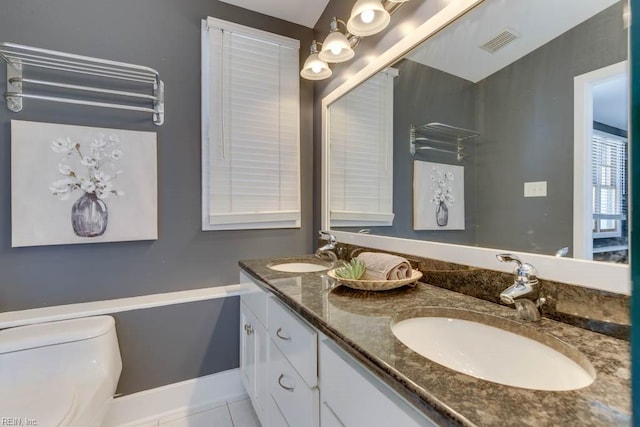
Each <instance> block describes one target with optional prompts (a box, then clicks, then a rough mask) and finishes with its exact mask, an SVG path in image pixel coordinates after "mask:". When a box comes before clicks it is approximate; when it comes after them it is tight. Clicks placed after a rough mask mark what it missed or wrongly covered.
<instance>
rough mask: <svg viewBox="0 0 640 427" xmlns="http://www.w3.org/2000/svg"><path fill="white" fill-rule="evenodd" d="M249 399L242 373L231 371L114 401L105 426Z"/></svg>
mask: <svg viewBox="0 0 640 427" xmlns="http://www.w3.org/2000/svg"><path fill="white" fill-rule="evenodd" d="M246 395H247V393H246V391H245V389H244V387H243V386H242V381H241V380H240V370H239V369H230V370H228V371H224V372H218V373H216V374H212V375H207V376H204V377H199V378H194V379H191V380H187V381H182V382H179V383H175V384H169V385H166V386H163V387H158V388H154V389H151V390H145V391H141V392H139V393H135V394H130V395H127V396H122V397H117V398H115V399H114V400H113V405H112V407H111V410H110V411H109V413H108V414H107V417H106V420H105V422H104V426H105V427H116V426H117V427H123V426H131V425H139V424H142V423H145V422H150V421H153V420H158V419H160V418H168V417H174V416H176V415H180V414H187V413H189V412H193V411H194V410H196V409H199V408H205V407H213V406H215V405H216V404H218V403H220V404H224V402H226V401H232V400H236V399H238V398H241V397H244V396H246Z"/></svg>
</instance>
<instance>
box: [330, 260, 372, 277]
mask: <svg viewBox="0 0 640 427" xmlns="http://www.w3.org/2000/svg"><path fill="white" fill-rule="evenodd" d="M366 269H367V266H366V264H365V263H364V262H362V261H360V260H359V259H357V258H353V259H352V260H351V262H343V263H342V267H338V268H336V270H335V274H336V276H338V277H340V278H341V279H351V280H357V279H359V278H361V277H362V275H363V274H364V271H365V270H366Z"/></svg>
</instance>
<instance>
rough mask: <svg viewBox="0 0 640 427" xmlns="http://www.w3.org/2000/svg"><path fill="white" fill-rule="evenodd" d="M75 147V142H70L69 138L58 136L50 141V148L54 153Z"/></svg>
mask: <svg viewBox="0 0 640 427" xmlns="http://www.w3.org/2000/svg"><path fill="white" fill-rule="evenodd" d="M74 148H75V144H74V143H73V142H71V139H70V138H58V139H56V140H55V141H51V149H52V150H53V151H54V152H56V153H66V152H68V151H71V150H73V149H74Z"/></svg>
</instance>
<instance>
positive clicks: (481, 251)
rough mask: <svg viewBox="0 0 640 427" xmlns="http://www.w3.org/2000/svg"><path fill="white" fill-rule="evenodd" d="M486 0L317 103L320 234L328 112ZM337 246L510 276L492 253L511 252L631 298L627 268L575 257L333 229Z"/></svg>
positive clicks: (404, 44)
mask: <svg viewBox="0 0 640 427" xmlns="http://www.w3.org/2000/svg"><path fill="white" fill-rule="evenodd" d="M484 1H485V0H455V1H453V2H452V3H450V4H449V5H447V6H446V7H444V8H443V9H441V10H440V11H439V12H437V13H436V14H435V15H434V16H432V17H431V18H429V19H428V20H427V21H426V22H425V23H423V24H422V25H420V26H419V27H418V28H416V29H415V30H413V31H412V32H411V33H409V34H408V35H406V36H405V37H403V38H402V39H400V40H399V41H398V42H396V43H395V44H394V45H393V46H391V47H390V48H389V49H387V50H386V51H384V52H383V53H382V54H381V55H380V56H379V57H378V58H376V59H375V60H374V61H372V62H371V63H369V64H368V65H367V66H365V67H364V68H362V69H361V70H359V71H358V72H356V73H355V74H354V75H353V76H351V77H350V78H349V79H347V80H346V81H345V82H344V83H342V84H341V85H339V86H338V87H337V88H335V89H334V90H333V91H331V92H330V93H329V94H327V95H326V96H325V97H324V98H322V102H321V120H322V124H321V144H322V147H321V148H322V150H321V209H320V210H321V222H320V224H321V229H323V230H331V228H330V224H329V190H330V188H329V186H330V184H329V179H328V177H329V176H330V171H329V149H328V147H329V141H328V121H327V118H328V114H327V112H328V108H329V106H330V105H331V104H332V103H333V102H335V101H336V100H338V99H339V98H340V97H342V96H343V95H345V94H346V93H348V92H349V91H351V90H352V89H354V88H355V87H356V86H357V85H359V84H360V83H362V82H364V81H365V80H367V79H368V78H370V77H371V76H373V75H374V74H375V73H377V72H379V71H380V70H382V69H384V68H385V67H387V66H389V65H391V64H392V63H394V62H395V61H397V60H398V59H400V58H401V57H402V56H404V55H405V54H406V53H408V52H409V51H410V50H411V49H413V48H414V47H416V46H417V45H418V44H419V43H422V42H423V41H425V40H426V39H427V38H429V37H431V36H433V35H434V34H436V33H437V32H439V31H440V30H442V29H444V28H446V27H447V26H448V25H449V24H451V23H452V22H453V21H455V20H456V19H458V18H459V17H461V16H462V15H464V14H465V13H467V12H468V11H469V10H471V9H473V8H475V7H476V6H478V5H480V4H482V3H483V2H484ZM331 233H332V234H334V235H335V236H336V238H337V239H338V241H341V242H344V243H349V244H353V245H358V246H366V247H371V248H374V249H379V250H390V251H394V252H399V253H408V254H414V255H419V256H420V255H424V256H428V257H430V258H434V259H438V260H442V261H448V262H454V263H458V264H465V265H470V266H473V267H480V268H488V269H491V270H497V271H503V272H511V270H512V268H511V266H509V265H506V264H502V263H499V262H497V261H496V260H495V254H496V253H500V252H510V253H515V254H517V255H518V256H520V257H521V258H522V259H524V260H526V262H529V263H531V264H533V265H535V266H536V268H537V270H538V272H539V277H540V278H543V279H547V280H553V281H558V282H562V283H570V284H574V285H578V286H583V287H587V288H593V289H599V290H603V291H608V292H614V293H618V294H624V295H630V294H631V277H630V276H631V275H630V268H629V265H626V264H625V265H623V264H613V263H604V262H596V261H587V260H582V259H576V258H557V257H554V256H550V255H541V254H534V253H529V252H519V251H510V250H501V249H497V248H482V247H476V246H464V245H456V244H450V243H438V242H430V241H422V240H411V239H404V238H398V237H387V236H375V235H368V234H359V233H351V232H345V231H339V230H331Z"/></svg>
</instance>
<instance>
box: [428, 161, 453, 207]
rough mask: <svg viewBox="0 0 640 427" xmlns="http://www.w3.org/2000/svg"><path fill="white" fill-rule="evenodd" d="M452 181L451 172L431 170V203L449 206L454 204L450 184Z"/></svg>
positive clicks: (438, 168)
mask: <svg viewBox="0 0 640 427" xmlns="http://www.w3.org/2000/svg"><path fill="white" fill-rule="evenodd" d="M453 180H454V175H453V172H451V171H447V172H444V171H442V170H441V169H440V167H437V166H436V167H433V168H432V169H431V191H432V195H433V196H432V197H431V202H432V203H434V204H439V203H445V204H447V205H449V206H451V205H453V204H454V203H455V198H454V197H453V188H452V187H451V185H450V183H451V181H453Z"/></svg>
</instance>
